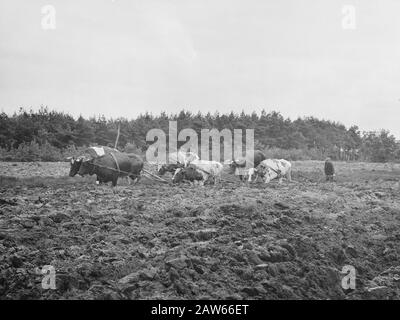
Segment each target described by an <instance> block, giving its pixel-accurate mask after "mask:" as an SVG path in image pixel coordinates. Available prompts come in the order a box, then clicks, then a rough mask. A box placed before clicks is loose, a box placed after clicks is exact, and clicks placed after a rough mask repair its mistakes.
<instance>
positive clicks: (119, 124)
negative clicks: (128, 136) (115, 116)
mask: <svg viewBox="0 0 400 320" xmlns="http://www.w3.org/2000/svg"><path fill="white" fill-rule="evenodd" d="M120 130H121V123H118V133H117V138H116V139H115V144H114V149H117V145H118V140H119V133H120Z"/></svg>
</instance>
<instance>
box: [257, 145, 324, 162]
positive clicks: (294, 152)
mask: <svg viewBox="0 0 400 320" xmlns="http://www.w3.org/2000/svg"><path fill="white" fill-rule="evenodd" d="M263 152H264V154H265V156H266V157H267V158H271V159H286V160H291V161H297V160H322V159H324V157H325V155H324V154H323V152H322V151H320V150H318V149H281V148H276V147H272V148H266V149H264V150H263Z"/></svg>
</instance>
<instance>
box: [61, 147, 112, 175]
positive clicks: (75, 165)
mask: <svg viewBox="0 0 400 320" xmlns="http://www.w3.org/2000/svg"><path fill="white" fill-rule="evenodd" d="M110 152H114V153H119V151H118V150H117V149H113V148H110V147H105V146H100V147H89V148H87V149H86V151H85V154H86V155H85V156H80V157H78V158H75V157H68V158H67V159H68V160H70V162H71V168H70V170H69V176H70V177H74V176H75V175H76V174H78V172H79V169H80V167H81V164H82V163H83V162H86V161H90V160H91V159H93V158H97V157H101V156H103V155H105V154H107V153H110ZM97 181H99V180H98V179H97Z"/></svg>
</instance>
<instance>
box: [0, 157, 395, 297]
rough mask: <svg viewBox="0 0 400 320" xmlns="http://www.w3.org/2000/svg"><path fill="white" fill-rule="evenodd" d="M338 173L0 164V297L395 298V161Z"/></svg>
mask: <svg viewBox="0 0 400 320" xmlns="http://www.w3.org/2000/svg"><path fill="white" fill-rule="evenodd" d="M335 167H336V170H337V177H336V182H335V183H327V182H325V181H324V176H323V171H322V169H323V162H321V161H297V162H294V163H293V180H294V182H292V183H288V182H284V183H282V184H277V183H275V182H272V183H270V184H268V185H265V184H263V183H255V184H251V185H247V184H243V183H241V182H240V181H239V180H238V178H237V177H235V176H229V175H224V181H223V183H222V184H221V185H219V186H206V187H198V186H196V187H195V186H187V185H178V186H173V185H167V184H160V183H157V182H152V181H150V180H146V179H145V178H143V179H142V180H141V181H140V182H139V183H138V184H136V185H128V184H127V183H126V181H124V180H121V181H120V183H119V186H118V187H116V188H111V186H105V185H101V186H97V185H96V184H95V183H94V177H85V178H82V177H74V178H70V177H68V176H67V175H68V171H69V163H62V162H60V163H43V162H41V163H40V162H38V163H10V162H8V163H4V162H0V193H1V195H0V260H1V261H2V263H1V264H0V297H1V298H3V299H18V298H28V299H149V298H161V299H184V298H194V299H198V298H204V299H243V298H249V299H285V298H289V299H399V298H400V281H399V279H400V259H399V258H400V246H399V242H400V201H399V200H400V193H399V191H400V190H399V189H400V186H399V181H400V165H399V164H373V163H345V162H339V163H335ZM166 178H168V177H166ZM44 265H52V266H54V267H55V269H56V285H57V289H56V290H44V289H42V287H41V280H42V275H38V274H37V273H36V272H35V269H36V268H41V267H43V266H44ZM346 265H351V266H353V267H354V268H355V270H356V288H355V289H354V290H351V289H350V290H345V289H343V287H342V279H343V277H344V274H342V273H341V271H342V268H343V267H344V266H346Z"/></svg>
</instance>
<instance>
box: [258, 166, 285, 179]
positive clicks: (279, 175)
mask: <svg viewBox="0 0 400 320" xmlns="http://www.w3.org/2000/svg"><path fill="white" fill-rule="evenodd" d="M277 166H278V164H277ZM263 167H265V168H266V169H270V170H272V171H273V172H275V173H276V174H277V175H278V176H277V178H278V179H279V178H281V177H282V171H281V170H280V169H279V167H278V169H277V170H275V169H274V168H272V167H271V166H269V165H263ZM261 176H262V177H263V176H265V172H264V171H263V174H262V175H261Z"/></svg>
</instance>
